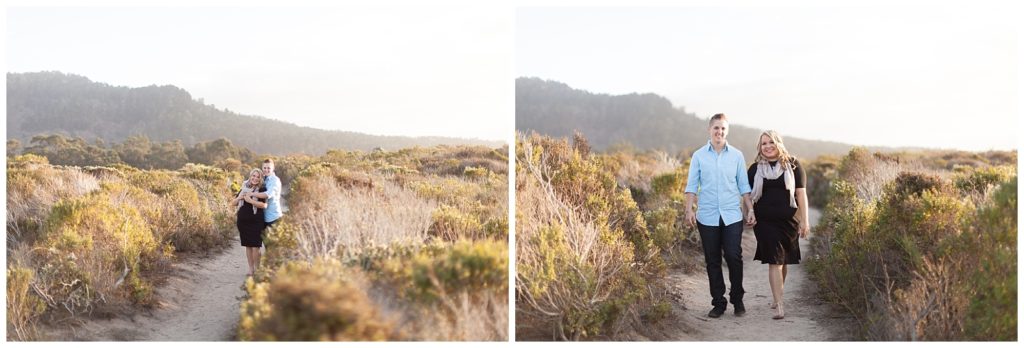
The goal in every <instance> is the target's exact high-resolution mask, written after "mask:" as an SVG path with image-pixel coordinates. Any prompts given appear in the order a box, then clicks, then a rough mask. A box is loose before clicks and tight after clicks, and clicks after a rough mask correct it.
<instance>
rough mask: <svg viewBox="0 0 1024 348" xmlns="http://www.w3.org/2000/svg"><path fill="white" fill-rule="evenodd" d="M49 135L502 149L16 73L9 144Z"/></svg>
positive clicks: (11, 77)
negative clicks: (310, 123)
mask: <svg viewBox="0 0 1024 348" xmlns="http://www.w3.org/2000/svg"><path fill="white" fill-rule="evenodd" d="M339 116H340V115H339ZM345 117H353V115H346V116H345ZM44 133H47V134H49V133H59V134H64V135H67V136H71V137H81V138H84V139H97V138H99V139H104V140H105V141H125V139H128V137H131V136H135V135H145V136H147V137H149V139H151V140H153V141H157V142H168V141H174V140H180V141H181V143H182V145H183V146H186V147H187V146H191V145H193V144H196V143H198V142H201V141H204V140H207V139H217V138H225V139H228V140H230V141H231V142H233V143H235V144H238V145H240V146H244V147H246V148H249V149H252V150H253V151H256V152H259V153H269V154H276V155H288V154H293V153H304V154H308V155H320V154H323V153H325V152H326V151H327V150H328V149H348V150H363V151H367V150H371V149H374V148H378V147H380V148H383V149H387V150H396V149H400V148H408V147H413V146H433V145H438V144H448V145H485V146H488V147H500V146H501V144H500V143H499V142H494V141H483V140H474V139H459V138H444V137H401V136H377V135H369V134H362V133H355V132H343V131H327V130H321V129H315V128H309V127H300V126H297V125H294V124H291V123H287V122H282V121H277V120H272V119H268V118H263V117H259V116H248V115H241V114H238V113H235V112H232V111H230V110H228V109H218V108H217V107H216V106H214V105H212V104H206V103H205V102H204V101H203V99H202V98H199V99H193V98H192V95H190V94H189V93H188V92H187V91H185V90H183V89H181V88H178V87H175V86H155V85H153V86H146V87H139V88H129V87H121V86H111V85H108V84H105V83H98V82H93V81H90V80H89V79H88V78H86V77H83V76H77V75H72V74H64V73H60V72H36V73H13V74H12V73H8V74H7V138H8V139H19V140H20V141H22V142H28V141H29V140H30V139H31V137H32V136H35V135H37V134H44Z"/></svg>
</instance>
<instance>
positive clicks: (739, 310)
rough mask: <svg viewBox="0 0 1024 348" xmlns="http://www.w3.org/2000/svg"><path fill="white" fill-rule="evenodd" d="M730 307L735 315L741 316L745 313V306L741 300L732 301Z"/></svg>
mask: <svg viewBox="0 0 1024 348" xmlns="http://www.w3.org/2000/svg"><path fill="white" fill-rule="evenodd" d="M732 308H733V314H736V316H737V317H742V316H743V315H744V314H747V307H744V306H743V302H736V303H733V304H732Z"/></svg>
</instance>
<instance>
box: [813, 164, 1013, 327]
mask: <svg viewBox="0 0 1024 348" xmlns="http://www.w3.org/2000/svg"><path fill="white" fill-rule="evenodd" d="M858 156H860V157H858ZM876 157H877V156H876ZM858 158H859V159H858ZM863 160H864V158H863V156H862V154H857V153H855V152H851V155H850V156H848V157H847V158H844V159H843V163H844V165H845V164H849V163H854V162H857V161H863ZM883 160H886V161H890V160H891V159H883ZM958 171H959V173H958V174H956V175H953V178H952V180H947V179H943V178H942V177H940V176H938V175H935V174H926V173H922V172H909V171H904V172H901V173H899V175H898V176H896V177H895V178H894V179H893V180H892V181H891V182H887V183H885V184H884V185H883V187H884V189H883V190H882V192H881V193H880V194H878V195H874V194H868V195H864V193H865V192H870V190H863V189H864V188H866V187H871V186H874V185H876V184H877V183H872V184H870V185H867V186H864V185H860V183H848V182H847V181H846V180H845V179H842V178H840V179H837V180H835V181H833V186H832V187H833V190H832V191H831V192H830V194H829V197H830V201H829V203H828V206H827V207H826V210H825V212H824V215H823V217H822V220H821V221H820V222H819V224H818V226H817V227H815V237H814V238H813V239H812V249H814V251H815V252H816V253H817V254H818V255H817V256H816V258H815V259H813V260H810V262H809V265H808V267H809V269H810V270H811V272H812V275H813V276H814V278H815V279H816V280H817V281H818V283H819V284H820V285H821V287H822V289H823V290H824V293H825V294H827V295H828V296H829V298H830V299H831V300H832V301H834V302H836V303H839V304H841V305H843V306H845V307H846V308H847V309H848V310H849V311H850V312H851V313H852V314H853V315H854V316H855V317H856V318H858V319H859V320H860V322H861V324H862V333H863V334H864V335H865V337H867V338H869V339H877V340H963V339H981V340H992V339H998V340H1008V339H1011V340H1012V339H1016V271H1015V270H1016V249H1015V245H1016V243H1017V242H1016V223H1017V222H1016V209H1017V208H1016V179H1015V178H1013V179H1009V180H1007V173H1010V172H1012V170H1011V169H1008V168H960V169H958ZM862 174H863V173H862ZM840 177H843V175H842V174H841V175H840ZM846 177H852V178H859V179H860V180H869V181H870V180H877V179H878V178H879V176H874V175H847V176H846ZM1004 181H1005V183H1003V184H1000V183H1002V182H1004ZM997 185H1001V186H998V187H1000V188H999V189H997V190H994V191H992V190H990V188H991V187H995V186H997ZM858 188H859V189H858ZM976 207H980V208H976ZM993 275H998V276H993Z"/></svg>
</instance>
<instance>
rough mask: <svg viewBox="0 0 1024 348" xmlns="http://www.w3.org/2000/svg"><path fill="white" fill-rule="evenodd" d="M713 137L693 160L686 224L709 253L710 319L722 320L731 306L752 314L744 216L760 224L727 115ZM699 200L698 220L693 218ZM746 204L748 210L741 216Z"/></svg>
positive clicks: (713, 126)
mask: <svg viewBox="0 0 1024 348" xmlns="http://www.w3.org/2000/svg"><path fill="white" fill-rule="evenodd" d="M708 134H709V135H710V140H708V144H707V145H705V146H702V147H701V148H700V149H698V150H697V151H696V152H694V153H693V157H691V158H690V174H689V177H688V178H687V180H686V222H687V223H688V224H690V225H691V226H693V225H694V224H696V225H697V231H699V232H700V240H701V245H702V246H703V248H704V261H705V263H706V264H707V272H708V283H709V285H710V288H711V305H712V306H713V308H712V309H711V312H709V313H708V316H709V317H712V318H718V317H720V316H722V313H725V307H726V305H727V304H728V303H729V302H732V304H733V310H734V311H735V314H736V316H742V315H743V314H744V313H746V311H747V310H746V307H744V306H743V293H744V291H743V258H742V256H741V253H742V251H743V249H742V248H741V247H740V240H741V239H742V236H743V220H744V219H743V215H744V214H743V212H744V211H747V212H748V214H747V219H746V220H747V224H748V225H753V224H755V223H756V221H755V220H754V213H753V212H752V211H749V210H750V209H752V207H753V205H752V204H751V203H750V183H749V182H748V181H747V171H746V165H747V163H746V161H745V160H744V158H743V153H740V151H739V150H738V149H736V148H735V147H733V146H731V145H729V143H727V142H726V141H725V138H726V136H727V135H729V120H728V119H727V118H726V117H725V114H715V115H714V116H712V117H711V120H710V121H709V126H708ZM695 199H696V201H697V214H696V215H694V213H693V203H694V200H695ZM741 200H742V201H743V204H744V207H746V210H741V207H740V201H741ZM723 251H724V254H725V262H726V264H727V265H728V267H729V284H730V287H729V301H728V302H726V300H725V279H724V277H723V275H722V254H723Z"/></svg>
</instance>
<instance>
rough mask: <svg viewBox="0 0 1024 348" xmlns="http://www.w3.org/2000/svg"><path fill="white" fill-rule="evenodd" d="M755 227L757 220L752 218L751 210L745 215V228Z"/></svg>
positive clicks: (752, 212)
mask: <svg viewBox="0 0 1024 348" xmlns="http://www.w3.org/2000/svg"><path fill="white" fill-rule="evenodd" d="M754 225H757V218H755V217H754V211H753V210H751V211H750V212H748V213H747V227H754Z"/></svg>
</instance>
